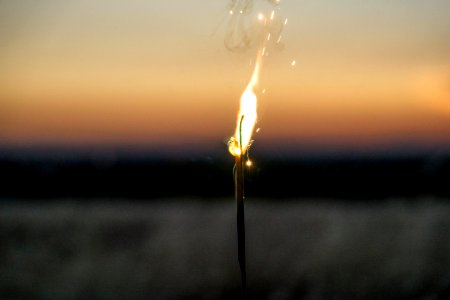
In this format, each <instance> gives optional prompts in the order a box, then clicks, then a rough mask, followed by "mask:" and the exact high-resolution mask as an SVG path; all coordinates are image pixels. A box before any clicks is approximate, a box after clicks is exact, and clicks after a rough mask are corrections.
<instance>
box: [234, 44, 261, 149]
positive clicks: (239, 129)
mask: <svg viewBox="0 0 450 300" xmlns="http://www.w3.org/2000/svg"><path fill="white" fill-rule="evenodd" d="M263 49H264V48H261V49H260V51H258V55H257V59H256V63H255V68H254V69H253V73H252V77H251V79H250V81H249V83H248V85H247V87H246V88H245V90H244V92H243V93H242V96H241V105H240V109H239V113H238V115H237V124H236V132H235V134H234V136H233V137H232V138H231V139H230V141H229V143H228V150H229V151H230V153H231V154H232V155H233V156H241V155H245V153H246V152H247V150H248V147H249V146H250V144H251V141H252V135H253V131H254V128H255V125H256V121H257V113H256V108H257V102H258V97H257V96H256V94H255V88H256V86H257V84H258V79H259V71H260V69H261V60H262V57H263Z"/></svg>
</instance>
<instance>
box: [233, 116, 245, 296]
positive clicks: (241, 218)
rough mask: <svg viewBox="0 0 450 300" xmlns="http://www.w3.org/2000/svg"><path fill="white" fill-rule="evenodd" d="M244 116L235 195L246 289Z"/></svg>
mask: <svg viewBox="0 0 450 300" xmlns="http://www.w3.org/2000/svg"><path fill="white" fill-rule="evenodd" d="M243 120H244V116H242V117H241V121H240V124H239V147H240V150H241V151H240V155H237V156H236V165H235V168H234V171H235V174H234V180H235V189H236V190H235V193H236V194H235V196H236V206H237V235H238V262H239V267H240V270H241V278H242V289H243V291H244V294H245V291H246V288H247V275H246V266H245V214H244V160H243V151H242V150H243V149H242V121H243Z"/></svg>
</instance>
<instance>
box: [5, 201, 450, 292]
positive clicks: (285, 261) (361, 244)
mask: <svg viewBox="0 0 450 300" xmlns="http://www.w3.org/2000/svg"><path fill="white" fill-rule="evenodd" d="M222 200H223V201H222ZM246 222H247V261H248V280H249V282H248V284H249V298H254V299H299V298H301V299H448V298H449V297H448V296H449V295H450V294H449V293H450V289H449V286H450V256H449V253H450V202H449V201H448V200H442V199H441V200H439V199H419V200H415V201H413V202H408V201H407V200H402V199H392V200H391V201H383V202H380V203H376V202H373V201H372V202H370V203H364V202H357V203H352V202H343V201H333V200H328V201H325V200H322V201H301V202H298V201H283V202H282V201H280V202H275V201H270V202H269V201H263V200H252V199H250V200H248V201H247V203H246ZM235 226H236V225H235V206H234V201H233V200H232V199H221V200H217V199H214V201H196V200H192V199H178V200H164V201H159V202H151V203H144V202H139V203H132V202H127V201H114V202H108V201H100V200H99V201H92V202H76V201H69V200H61V201H53V202H48V203H46V202H16V201H12V200H11V201H5V200H3V201H2V202H1V203H0V241H1V243H0V299H2V300H3V299H69V300H70V299H236V298H237V297H238V295H239V291H240V290H239V288H240V286H239V284H240V277H239V270H238V264H237V253H236V248H237V247H236V233H235V230H236V228H235Z"/></svg>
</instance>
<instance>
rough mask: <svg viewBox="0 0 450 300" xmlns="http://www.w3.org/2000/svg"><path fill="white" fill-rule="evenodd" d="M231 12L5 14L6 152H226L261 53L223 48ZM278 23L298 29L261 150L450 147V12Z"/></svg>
mask: <svg viewBox="0 0 450 300" xmlns="http://www.w3.org/2000/svg"><path fill="white" fill-rule="evenodd" d="M267 2H268V1H263V0H255V1H254V7H253V11H252V13H249V14H246V15H245V16H243V18H246V19H245V21H246V22H249V23H252V22H253V21H255V22H256V16H257V14H258V13H259V12H260V11H261V12H264V13H267V9H269V12H270V10H271V9H272V6H271V5H270V4H268V3H267ZM230 3H231V1H226V0H214V1H204V0H193V1H187V0H166V1H150V0H146V1H144V0H127V1H119V0H109V1H100V0H65V1H59V0H40V1H32V0H17V1H2V0H0V146H11V145H12V146H23V145H25V146H30V145H31V146H32V145H39V146H42V145H65V146H70V145H74V146H80V145H83V146H85V145H88V146H108V147H115V146H124V145H143V146H149V147H154V148H158V147H161V148H164V147H179V146H183V147H186V148H187V147H194V148H196V147H201V146H203V145H214V147H215V146H217V145H220V144H221V143H224V142H225V141H226V139H227V138H228V137H229V136H231V135H232V134H233V132H234V125H235V118H236V113H237V109H238V105H239V98H240V95H241V93H242V91H243V90H244V88H245V86H246V84H247V81H248V80H249V78H250V75H251V72H252V68H253V65H252V63H253V62H254V57H255V53H256V50H257V48H256V47H251V48H249V49H246V51H243V50H242V51H234V52H233V51H229V50H228V49H227V48H226V47H225V46H224V37H225V35H226V33H227V32H228V33H229V32H230V30H231V28H230V26H229V21H230V18H231V17H232V16H231V15H230V13H229V10H230ZM276 12H277V14H278V15H279V16H282V17H283V19H284V18H287V19H288V23H287V25H286V26H285V28H284V29H283V32H282V40H281V43H280V46H279V47H275V48H273V49H271V51H270V52H269V56H268V57H266V58H265V60H264V63H263V68H262V72H261V81H260V84H259V86H258V96H259V123H258V125H257V127H260V128H261V130H260V132H259V133H258V134H256V136H255V137H254V138H255V140H256V142H255V143H256V144H255V145H258V147H262V148H264V147H266V148H270V147H272V148H279V149H289V148H292V147H294V148H295V147H298V148H302V147H306V148H309V147H313V148H314V147H317V148H326V147H344V148H350V149H351V148H364V149H371V148H379V147H381V148H383V147H386V146H394V147H396V146H409V145H419V146H424V147H431V148H439V147H448V146H450V1H448V0H397V1H392V0H366V1H361V0H340V1H335V0H282V2H281V5H279V6H278V7H277V10H276ZM293 60H295V61H296V64H295V66H292V65H291V62H292V61H293ZM263 89H265V93H264V94H263V93H262V90H263ZM206 147H207V146H206ZM255 147H256V146H255ZM224 149H225V147H224ZM224 151H225V150H224Z"/></svg>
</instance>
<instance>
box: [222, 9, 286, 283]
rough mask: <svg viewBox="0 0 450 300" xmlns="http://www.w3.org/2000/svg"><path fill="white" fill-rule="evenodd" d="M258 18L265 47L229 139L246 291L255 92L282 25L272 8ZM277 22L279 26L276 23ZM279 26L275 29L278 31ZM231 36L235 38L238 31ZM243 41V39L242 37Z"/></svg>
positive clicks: (231, 13) (241, 12)
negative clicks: (247, 173) (269, 46)
mask: <svg viewBox="0 0 450 300" xmlns="http://www.w3.org/2000/svg"><path fill="white" fill-rule="evenodd" d="M269 2H271V3H272V4H274V5H277V4H279V2H280V0H272V1H269ZM232 3H233V8H232V9H231V10H230V15H232V16H234V17H235V15H234V11H235V10H233V9H238V11H239V14H243V13H244V12H247V9H249V3H250V2H249V1H245V0H242V1H239V0H238V1H233V2H232ZM257 19H258V20H259V22H261V24H262V25H263V28H264V29H265V31H264V35H263V38H262V43H261V46H260V48H259V50H258V53H257V56H256V62H255V67H254V69H253V73H252V76H251V78H250V81H249V83H248V85H247V87H246V88H245V90H244V92H243V93H242V96H241V104H240V109H239V112H238V116H237V124H236V131H235V134H234V136H233V137H231V138H230V140H229V142H228V150H229V152H230V153H231V154H232V155H233V156H234V157H235V166H234V183H235V197H236V205H237V235H238V261H239V266H240V270H241V277H242V287H243V290H244V292H245V289H246V285H247V279H246V265H245V218H244V178H245V176H244V175H245V166H251V161H250V160H249V159H248V149H249V147H250V145H251V143H252V134H253V131H254V128H255V125H256V121H257V96H256V94H255V92H256V91H255V88H256V86H257V84H258V79H259V72H260V70H261V63H262V59H263V57H264V56H267V54H268V53H267V44H268V43H269V42H270V41H271V39H272V40H275V41H276V43H279V42H280V39H281V27H279V26H278V25H279V24H283V22H280V21H279V19H278V18H276V17H275V10H272V11H271V13H270V15H269V17H266V16H265V15H263V14H261V13H260V14H258V16H257ZM274 24H276V25H277V26H272V25H274ZM274 28H275V30H274ZM239 32H241V34H242V32H244V34H242V41H241V42H238V43H236V45H239V46H241V45H246V44H247V40H248V34H247V33H246V32H245V31H242V28H240V31H239ZM229 36H232V37H235V36H236V34H233V32H231V34H230V35H229ZM238 41H239V40H238ZM226 44H227V43H226ZM227 48H231V47H227Z"/></svg>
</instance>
